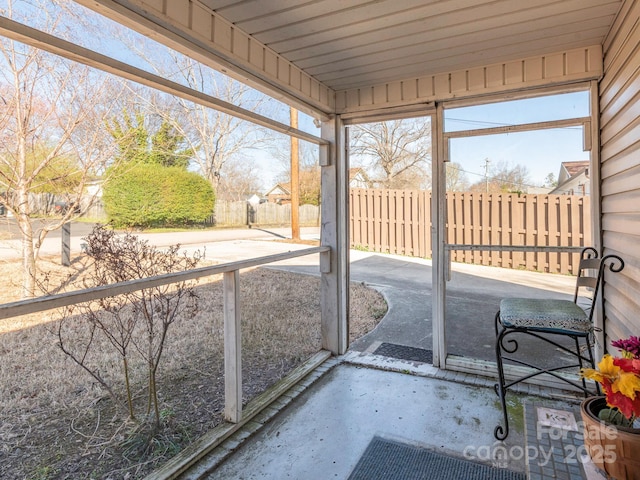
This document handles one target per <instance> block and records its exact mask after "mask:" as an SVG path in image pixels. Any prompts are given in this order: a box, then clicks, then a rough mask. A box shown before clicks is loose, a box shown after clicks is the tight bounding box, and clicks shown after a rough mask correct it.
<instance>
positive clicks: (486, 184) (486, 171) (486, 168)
mask: <svg viewBox="0 0 640 480" xmlns="http://www.w3.org/2000/svg"><path fill="white" fill-rule="evenodd" d="M489 162H491V160H489V159H488V158H485V159H484V189H485V192H486V193H489Z"/></svg>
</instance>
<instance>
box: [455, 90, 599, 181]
mask: <svg viewBox="0 0 640 480" xmlns="http://www.w3.org/2000/svg"><path fill="white" fill-rule="evenodd" d="M588 115H589V96H588V92H574V93H569V94H562V95H553V96H547V97H538V98H533V99H527V100H518V101H510V102H504V103H496V104H490V105H484V106H476V107H465V108H457V109H450V110H446V111H445V129H446V130H447V131H459V130H465V129H469V130H470V129H478V128H490V127H495V126H501V125H515V124H523V123H532V122H542V121H549V120H560V119H567V118H579V117H586V116H588ZM582 144H583V137H582V129H581V128H579V127H570V128H558V129H550V130H536V131H531V132H521V133H509V134H502V135H488V136H480V137H470V138H458V139H453V140H452V141H451V144H450V159H451V161H452V162H457V163H460V164H461V165H462V167H463V170H465V171H466V172H470V173H469V174H468V178H469V180H470V181H471V182H472V183H474V182H476V181H477V180H478V179H480V178H482V177H484V169H485V159H489V160H490V162H491V163H490V166H491V164H494V165H495V164H498V163H500V162H506V163H508V164H510V165H511V166H516V165H524V166H525V167H526V168H527V170H528V172H529V178H530V184H531V185H532V186H541V185H542V184H543V183H544V181H545V178H546V176H547V175H548V174H549V173H553V175H554V176H555V177H556V178H557V176H558V172H559V171H560V164H561V163H562V162H566V161H577V160H588V159H589V153H588V152H584V151H583V150H582Z"/></svg>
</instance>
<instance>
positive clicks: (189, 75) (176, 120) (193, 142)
mask: <svg viewBox="0 0 640 480" xmlns="http://www.w3.org/2000/svg"><path fill="white" fill-rule="evenodd" d="M120 35H121V38H122V41H123V42H125V43H128V44H129V45H131V48H132V50H133V51H135V52H137V54H138V56H139V57H140V58H142V59H143V60H144V61H146V62H147V63H148V64H149V65H151V68H153V69H154V70H155V71H156V73H158V74H160V75H162V76H165V77H167V78H171V79H172V80H174V81H176V82H179V83H181V84H184V85H186V86H188V87H190V88H192V89H194V90H196V91H199V92H203V93H206V94H208V95H211V96H213V97H216V98H219V99H222V100H224V101H226V102H229V103H231V104H233V105H236V106H239V107H242V108H245V109H247V110H251V111H258V110H259V109H260V108H261V107H262V106H263V105H264V104H265V103H266V97H265V96H264V95H262V94H260V93H258V92H256V91H255V90H252V89H251V88H250V87H248V86H246V85H243V84H242V83H240V82H237V81H235V80H233V79H231V78H230V77H227V76H225V75H223V74H221V73H219V72H216V71H214V70H212V69H211V68H209V67H207V66H205V65H203V64H201V63H199V62H197V61H196V60H194V59H192V58H189V57H186V56H184V55H182V54H180V53H178V52H175V51H172V50H170V49H167V48H164V47H161V46H160V47H156V48H146V47H144V45H143V44H141V40H140V39H137V40H136V41H132V40H131V39H127V37H126V33H124V32H121V34H120ZM142 42H150V40H142ZM150 52H153V57H151V54H150ZM140 102H141V106H142V108H146V109H147V110H148V111H149V112H154V113H155V114H156V115H159V116H161V117H163V118H165V119H166V120H167V121H170V122H172V125H173V127H174V128H175V130H176V131H177V132H178V133H179V134H180V135H181V136H182V137H183V139H184V141H185V142H186V143H187V145H188V148H189V149H190V150H191V151H192V152H194V157H193V163H194V164H195V166H196V167H197V168H198V171H199V172H200V173H201V174H202V175H203V176H204V177H205V178H206V179H207V180H208V181H209V182H210V183H211V185H212V186H213V188H214V190H216V196H217V198H221V199H234V198H235V197H237V196H238V192H239V191H242V195H244V194H246V193H251V191H252V190H253V189H254V188H255V186H256V185H258V186H259V185H260V184H261V181H260V180H261V179H260V173H259V171H258V169H257V168H256V165H255V162H254V161H253V159H252V158H251V154H250V152H251V151H252V150H254V151H255V150H257V149H259V148H261V147H265V146H266V145H267V143H268V140H267V136H266V135H265V130H264V129H262V128H261V127H258V126H256V125H253V124H251V123H249V122H246V121H244V120H240V119H238V118H236V117H234V116H231V115H227V114H225V113H222V112H219V111H217V110H214V109H211V108H209V107H204V106H202V105H199V104H196V103H193V102H190V101H188V100H184V99H182V98H177V97H168V96H166V95H164V94H160V93H157V92H153V93H151V94H150V93H149V92H148V91H146V90H145V91H144V93H143V94H142V95H140ZM239 178H243V180H244V181H243V182H241V183H240V184H238V183H236V182H235V180H237V179H239ZM245 188H248V189H249V190H246V191H245V190H244V189H245ZM253 191H255V190H253Z"/></svg>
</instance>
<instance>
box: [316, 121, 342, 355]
mask: <svg viewBox="0 0 640 480" xmlns="http://www.w3.org/2000/svg"><path fill="white" fill-rule="evenodd" d="M321 132H322V133H321V135H322V138H323V139H325V140H328V141H329V142H330V145H329V146H328V147H322V148H320V165H321V166H322V170H321V178H322V187H321V188H322V196H321V202H322V227H321V230H320V243H321V244H322V245H323V246H328V247H331V254H330V255H324V256H323V258H322V260H321V284H320V288H321V292H320V299H321V300H320V304H321V319H322V320H321V321H322V328H321V331H322V348H324V349H326V350H329V351H330V352H331V353H333V354H334V355H341V354H343V353H345V352H346V351H347V348H348V346H349V331H348V305H349V230H348V228H349V222H348V220H349V218H348V217H349V186H348V176H349V175H348V170H349V165H348V164H349V162H348V158H347V155H346V145H345V136H344V125H343V123H342V120H341V119H340V117H339V116H336V117H333V118H332V119H331V120H329V121H327V122H323V123H322V129H321Z"/></svg>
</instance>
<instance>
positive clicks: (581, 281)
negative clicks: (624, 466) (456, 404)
mask: <svg viewBox="0 0 640 480" xmlns="http://www.w3.org/2000/svg"><path fill="white" fill-rule="evenodd" d="M623 268H624V262H623V260H622V259H621V258H620V257H618V256H617V255H607V256H605V257H603V258H599V256H598V252H597V251H596V250H595V249H594V248H591V247H587V248H584V249H583V250H582V252H581V255H580V264H579V266H578V276H577V280H576V287H575V293H574V296H573V301H571V300H558V299H539V298H505V299H503V300H502V301H501V302H500V310H499V311H498V313H496V317H495V329H496V361H497V366H498V383H497V384H496V385H495V389H496V393H497V394H498V396H499V397H500V403H501V405H502V412H503V415H504V427H503V426H502V425H498V426H497V427H496V428H495V430H494V432H493V433H494V436H495V437H496V438H497V439H498V440H504V439H505V438H506V437H507V435H509V418H508V415H507V405H506V394H507V389H509V388H510V387H512V386H514V385H516V384H518V383H520V382H522V381H523V380H527V379H529V378H532V377H536V376H538V375H542V374H548V375H552V376H553V377H555V378H557V379H559V380H562V381H563V382H566V383H568V384H570V385H572V386H573V387H575V388H577V389H579V390H581V391H582V392H584V394H585V396H588V395H591V394H593V392H592V391H590V390H589V388H588V387H587V383H586V381H585V380H584V379H583V380H582V382H581V383H578V382H577V381H575V380H572V379H571V378H568V377H567V376H564V375H560V373H561V372H562V371H564V370H568V369H572V372H573V373H577V371H578V370H577V369H578V368H583V367H584V366H585V363H586V364H587V365H588V366H589V367H591V368H595V365H594V363H595V362H594V359H593V349H592V344H593V342H594V338H593V332H594V328H593V322H592V320H593V313H594V311H595V306H596V300H597V298H598V293H599V291H600V288H601V285H602V281H603V278H604V273H605V270H606V269H609V270H610V271H612V272H619V271H621V270H622V269H623ZM585 289H586V290H587V291H589V292H591V295H590V298H589V300H588V305H587V306H586V308H583V307H581V306H580V305H579V304H580V302H581V300H583V299H584V298H585V296H583V291H584V290H585ZM522 334H524V335H525V336H524V337H522V336H520V337H516V338H518V339H519V340H520V341H522V339H524V338H530V337H535V338H537V339H540V340H542V341H544V342H546V343H548V344H551V345H553V346H554V347H556V348H558V349H560V350H562V351H563V352H565V353H567V354H569V355H571V356H572V357H569V358H574V357H575V360H576V363H575V364H570V365H567V364H566V363H564V362H560V363H561V365H559V366H555V367H543V366H540V365H535V364H533V363H530V361H525V360H524V359H522V358H515V357H513V356H510V355H511V354H514V353H515V352H516V350H518V341H516V339H514V338H512V336H513V335H522ZM562 338H565V339H566V338H569V339H572V340H573V344H572V345H571V346H570V347H568V346H566V345H562V344H561V343H559V342H560V341H561V339H562ZM581 341H582V342H583V345H582V346H581V345H580V343H581ZM564 343H565V344H566V343H567V342H566V341H565V342H564ZM569 343H571V342H569ZM574 348H575V350H574ZM505 354H506V355H505ZM547 358H548V357H547ZM505 361H509V362H512V363H515V364H517V365H523V366H525V367H530V368H531V369H533V371H531V370H528V372H527V373H526V374H525V375H523V376H521V377H519V378H516V379H515V380H510V381H507V380H506V379H505V374H504V362H505ZM565 373H567V372H565ZM596 389H597V391H598V392H599V388H598V387H597V386H596Z"/></svg>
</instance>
